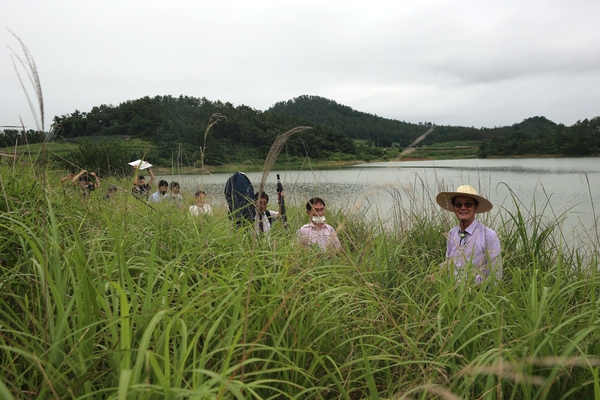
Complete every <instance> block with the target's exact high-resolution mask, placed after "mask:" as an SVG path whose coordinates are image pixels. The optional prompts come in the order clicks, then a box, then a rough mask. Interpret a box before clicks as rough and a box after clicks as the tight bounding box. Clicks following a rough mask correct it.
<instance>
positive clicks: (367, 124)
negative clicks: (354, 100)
mask: <svg viewBox="0 0 600 400" xmlns="http://www.w3.org/2000/svg"><path fill="white" fill-rule="evenodd" d="M269 111H271V112H275V113H278V114H285V115H290V116H295V117H300V118H303V119H306V120H308V121H311V122H313V123H318V124H321V125H328V126H331V127H333V128H334V129H336V130H338V131H340V132H342V133H344V134H346V135H348V136H350V137H351V138H353V139H367V140H370V141H373V142H378V144H379V146H383V147H391V146H392V145H393V144H394V143H396V144H397V145H398V146H400V147H406V146H408V145H409V144H410V143H411V142H412V141H413V140H414V139H416V138H417V137H419V136H420V135H421V134H423V132H425V131H426V130H427V129H428V127H427V126H424V124H414V123H408V122H403V121H397V120H393V119H387V118H383V117H379V116H377V115H373V114H368V113H365V112H361V111H356V110H354V109H352V108H350V107H348V106H344V105H341V104H338V103H336V102H335V101H333V100H329V99H326V98H324V97H319V96H307V95H305V96H299V97H296V98H294V99H291V100H288V101H281V102H279V103H276V104H275V105H273V106H272V107H271V108H270V109H269ZM428 125H429V126H430V125H431V124H428Z"/></svg>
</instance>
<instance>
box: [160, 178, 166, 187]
mask: <svg viewBox="0 0 600 400" xmlns="http://www.w3.org/2000/svg"><path fill="white" fill-rule="evenodd" d="M161 186H167V187H169V182H167V181H165V180H164V179H161V180H160V181H158V187H161Z"/></svg>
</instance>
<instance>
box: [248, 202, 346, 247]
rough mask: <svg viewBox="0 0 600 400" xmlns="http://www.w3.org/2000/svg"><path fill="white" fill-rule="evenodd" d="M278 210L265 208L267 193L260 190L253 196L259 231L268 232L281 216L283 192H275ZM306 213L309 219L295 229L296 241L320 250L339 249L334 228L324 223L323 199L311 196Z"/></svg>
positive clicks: (339, 245) (339, 244)
mask: <svg viewBox="0 0 600 400" xmlns="http://www.w3.org/2000/svg"><path fill="white" fill-rule="evenodd" d="M277 197H278V202H277V203H278V204H279V207H280V208H279V210H278V211H271V210H268V209H267V206H268V204H269V195H268V194H266V193H264V192H262V193H256V194H255V196H254V201H255V208H256V217H255V221H256V226H257V229H258V231H259V232H269V231H270V230H271V228H272V226H273V223H274V222H275V221H276V220H278V219H281V218H282V217H283V212H282V210H281V204H283V201H282V199H283V198H284V197H285V193H284V192H283V191H280V192H278V193H277ZM306 214H307V215H308V217H309V219H310V221H309V223H307V224H305V225H303V226H302V227H300V228H299V229H298V230H297V231H296V237H297V240H298V242H299V243H300V244H301V245H302V246H304V247H305V248H308V247H312V246H317V247H319V248H320V249H322V250H339V249H341V248H342V244H341V243H340V240H339V239H338V237H337V233H336V231H335V229H334V228H333V227H332V226H331V225H329V224H327V223H326V219H325V201H324V200H323V199H322V198H320V197H313V198H312V199H310V200H308V202H307V203H306Z"/></svg>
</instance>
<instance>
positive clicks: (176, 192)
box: [171, 186, 180, 194]
mask: <svg viewBox="0 0 600 400" xmlns="http://www.w3.org/2000/svg"><path fill="white" fill-rule="evenodd" d="M179 190H180V188H179V186H175V187H174V188H173V189H172V190H171V193H173V194H179Z"/></svg>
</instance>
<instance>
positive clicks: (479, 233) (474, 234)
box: [446, 220, 502, 283]
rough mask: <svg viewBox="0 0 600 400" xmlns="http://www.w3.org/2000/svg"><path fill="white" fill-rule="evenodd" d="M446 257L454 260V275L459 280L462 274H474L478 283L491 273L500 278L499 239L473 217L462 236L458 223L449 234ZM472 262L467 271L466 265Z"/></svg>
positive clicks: (448, 259) (500, 257) (451, 260)
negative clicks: (471, 269)
mask: <svg viewBox="0 0 600 400" xmlns="http://www.w3.org/2000/svg"><path fill="white" fill-rule="evenodd" d="M446 259H447V261H450V262H452V263H453V266H454V275H455V276H456V278H457V279H458V280H460V279H461V278H462V277H464V276H465V274H473V276H474V277H475V282H477V283H481V282H482V281H483V279H484V278H486V277H487V276H489V275H490V274H491V273H492V272H493V273H494V274H495V275H496V279H498V280H501V279H502V256H501V255H500V239H498V235H497V234H496V232H494V231H493V230H492V229H490V228H488V227H487V226H485V225H483V224H482V223H480V222H479V221H477V220H473V222H472V223H471V225H469V226H468V227H467V229H466V230H465V233H464V237H461V230H460V226H455V227H454V228H452V229H451V230H450V232H449V233H448V243H447V247H446ZM467 264H471V265H472V266H473V268H474V270H473V271H466V270H465V265H467Z"/></svg>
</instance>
